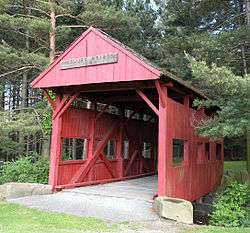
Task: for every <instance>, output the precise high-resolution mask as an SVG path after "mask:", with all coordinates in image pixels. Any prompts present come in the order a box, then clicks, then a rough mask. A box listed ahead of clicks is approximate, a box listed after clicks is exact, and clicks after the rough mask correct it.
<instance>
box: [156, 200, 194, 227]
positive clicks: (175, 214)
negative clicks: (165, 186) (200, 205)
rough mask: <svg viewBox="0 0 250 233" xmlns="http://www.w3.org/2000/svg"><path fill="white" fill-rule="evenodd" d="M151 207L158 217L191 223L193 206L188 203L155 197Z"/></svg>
mask: <svg viewBox="0 0 250 233" xmlns="http://www.w3.org/2000/svg"><path fill="white" fill-rule="evenodd" d="M153 207H154V209H155V210H156V212H157V214H158V215H159V216H160V217H164V218H167V219H171V220H175V221H177V222H181V223H186V224H192V223H193V206H192V203H191V202H189V201H186V200H183V199H178V198H170V197H157V198H156V199H155V200H154V204H153Z"/></svg>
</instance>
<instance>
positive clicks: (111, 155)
mask: <svg viewBox="0 0 250 233" xmlns="http://www.w3.org/2000/svg"><path fill="white" fill-rule="evenodd" d="M104 153H105V155H107V159H109V160H114V159H115V154H116V141H115V140H114V139H111V140H109V141H108V143H107V144H106V146H105V148H104Z"/></svg>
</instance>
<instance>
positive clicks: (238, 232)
mask: <svg viewBox="0 0 250 233" xmlns="http://www.w3.org/2000/svg"><path fill="white" fill-rule="evenodd" d="M249 232H250V228H243V227H214V226H198V227H191V228H189V229H185V230H184V231H183V233H249Z"/></svg>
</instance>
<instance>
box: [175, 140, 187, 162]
mask: <svg viewBox="0 0 250 233" xmlns="http://www.w3.org/2000/svg"><path fill="white" fill-rule="evenodd" d="M184 144H185V141H184V140H182V139H173V160H172V161H173V165H174V166H176V165H180V164H181V163H182V161H183V160H184Z"/></svg>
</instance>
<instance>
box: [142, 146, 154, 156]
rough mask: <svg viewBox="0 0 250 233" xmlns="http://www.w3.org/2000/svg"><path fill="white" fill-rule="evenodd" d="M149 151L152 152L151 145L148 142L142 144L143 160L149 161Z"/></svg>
mask: <svg viewBox="0 0 250 233" xmlns="http://www.w3.org/2000/svg"><path fill="white" fill-rule="evenodd" d="M151 150H152V145H151V143H150V142H143V143H142V157H144V158H145V159H150V158H151Z"/></svg>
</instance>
